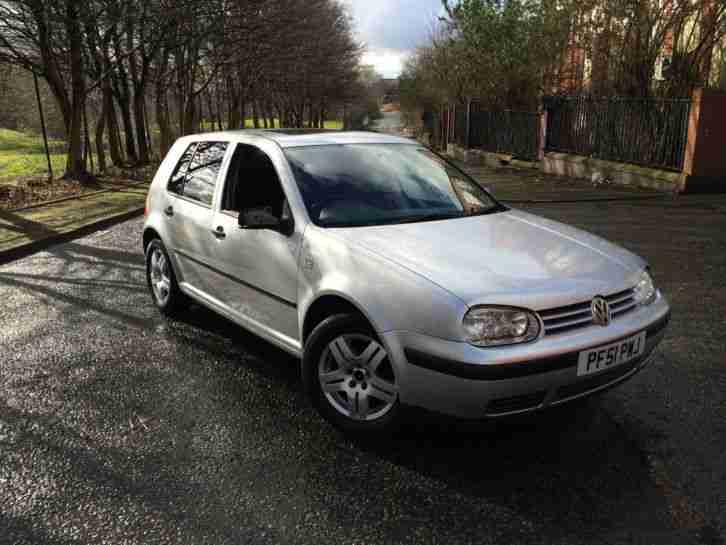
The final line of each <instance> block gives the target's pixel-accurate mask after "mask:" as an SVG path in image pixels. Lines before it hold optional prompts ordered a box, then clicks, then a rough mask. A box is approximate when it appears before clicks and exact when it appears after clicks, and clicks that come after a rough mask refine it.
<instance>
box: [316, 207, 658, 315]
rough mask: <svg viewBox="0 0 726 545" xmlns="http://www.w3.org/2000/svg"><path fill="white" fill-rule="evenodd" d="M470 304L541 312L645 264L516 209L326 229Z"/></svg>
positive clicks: (621, 285) (584, 296) (624, 280)
mask: <svg viewBox="0 0 726 545" xmlns="http://www.w3.org/2000/svg"><path fill="white" fill-rule="evenodd" d="M330 231H332V232H333V234H334V235H335V236H338V237H340V238H343V239H344V240H346V241H347V242H348V243H349V244H351V245H359V246H361V247H363V248H365V249H367V250H368V251H371V252H374V253H376V254H378V255H380V256H382V257H384V258H386V259H388V260H391V261H393V262H395V263H397V264H398V265H400V266H402V267H405V268H407V269H409V270H410V271H412V272H413V273H416V274H418V275H421V276H424V277H425V278H427V279H429V280H430V281H431V282H433V283H435V284H437V285H439V286H440V287H442V288H444V289H446V290H448V291H449V292H450V293H452V294H454V295H455V296H457V297H458V298H460V299H462V300H463V301H464V302H465V303H467V304H469V305H474V304H499V305H511V306H522V307H526V308H531V309H534V310H542V309H545V308H552V307H556V306H561V305H566V304H570V303H574V302H581V301H584V300H588V299H590V298H592V297H594V296H595V295H608V294H610V293H614V292H617V291H621V290H623V289H626V288H628V287H632V286H634V285H635V283H636V278H637V276H638V274H639V273H640V270H641V269H642V268H643V267H644V266H645V262H644V261H643V260H642V259H640V258H639V257H637V256H636V255H634V254H632V253H630V252H629V251H627V250H625V249H623V248H620V247H618V246H616V245H614V244H611V243H609V242H607V241H605V240H603V239H601V238H599V237H597V236H594V235H591V234H589V233H586V232H584V231H581V230H579V229H576V228H574V227H569V226H567V225H564V224H561V223H558V222H556V221H551V220H548V219H545V218H541V217H538V216H534V215H532V214H528V213H526V212H521V211H518V210H509V211H506V212H500V213H495V214H491V215H484V216H472V217H468V218H457V219H451V220H441V221H428V222H419V223H407V224H401V225H381V226H374V227H358V228H342V229H331V230H330Z"/></svg>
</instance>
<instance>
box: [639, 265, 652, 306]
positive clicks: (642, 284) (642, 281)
mask: <svg viewBox="0 0 726 545" xmlns="http://www.w3.org/2000/svg"><path fill="white" fill-rule="evenodd" d="M655 294H656V290H655V284H654V283H653V279H652V278H651V277H650V274H649V273H648V271H643V272H642V273H641V275H640V278H639V279H638V283H637V284H636V285H635V288H634V289H633V297H634V298H635V302H636V303H638V304H639V305H647V304H649V303H652V302H653V301H654V300H655Z"/></svg>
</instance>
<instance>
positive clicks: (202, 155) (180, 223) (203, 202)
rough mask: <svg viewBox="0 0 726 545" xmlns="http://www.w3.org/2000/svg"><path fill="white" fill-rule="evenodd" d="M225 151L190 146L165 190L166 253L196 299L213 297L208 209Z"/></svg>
mask: <svg viewBox="0 0 726 545" xmlns="http://www.w3.org/2000/svg"><path fill="white" fill-rule="evenodd" d="M227 148H228V143H227V142H197V143H194V144H191V145H190V146H189V148H187V150H186V151H185V152H184V154H183V155H182V157H181V159H180V161H179V164H178V165H177V167H176V168H175V170H174V174H172V176H171V178H170V180H169V184H168V186H167V191H168V192H169V194H170V195H171V196H173V198H172V199H170V204H169V205H168V206H167V208H166V209H165V210H164V213H165V215H166V218H167V221H168V223H169V230H168V233H169V244H170V246H171V248H169V249H170V250H171V252H172V256H173V257H172V259H173V260H174V263H175V265H176V272H177V274H178V275H179V282H180V284H181V285H182V287H183V288H187V289H188V290H189V289H191V291H196V292H197V295H199V294H200V293H199V292H201V294H202V295H212V296H213V295H214V279H213V277H212V276H211V275H210V274H209V266H210V265H209V264H210V261H211V259H212V247H213V243H214V241H215V236H214V233H213V232H212V219H213V211H212V205H213V201H214V193H215V187H216V184H217V178H218V176H219V173H220V171H221V169H222V164H223V161H224V157H225V152H226V150H227Z"/></svg>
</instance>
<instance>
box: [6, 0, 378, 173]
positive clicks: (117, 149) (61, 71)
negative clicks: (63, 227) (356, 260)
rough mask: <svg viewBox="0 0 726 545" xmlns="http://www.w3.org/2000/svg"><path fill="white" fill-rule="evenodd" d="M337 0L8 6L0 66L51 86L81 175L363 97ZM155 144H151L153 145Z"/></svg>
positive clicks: (112, 0) (323, 112)
mask: <svg viewBox="0 0 726 545" xmlns="http://www.w3.org/2000/svg"><path fill="white" fill-rule="evenodd" d="M359 53H360V51H359V46H358V45H357V44H356V43H355V41H354V39H353V37H352V32H351V28H350V20H349V17H348V15H347V13H346V11H345V10H344V8H343V7H342V6H341V4H339V3H338V1H337V0H206V1H203V2H200V1H195V0H85V1H81V0H0V64H2V63H5V64H11V65H14V66H17V67H21V68H23V69H25V70H27V71H30V72H33V73H35V74H37V75H38V76H39V77H40V78H42V79H43V80H45V82H46V83H47V87H48V88H49V89H50V92H51V93H52V95H53V97H54V99H55V103H56V104H57V107H58V110H59V112H60V115H61V117H62V120H63V126H64V129H65V133H66V140H67V142H68V161H67V167H66V176H69V177H74V178H80V179H83V178H84V177H86V176H87V174H88V165H87V160H88V158H89V157H90V156H91V153H90V150H89V149H88V147H89V145H90V139H89V138H85V139H84V138H83V135H84V134H86V135H88V134H93V137H94V138H93V140H94V141H95V150H94V152H95V154H96V156H97V157H98V162H99V165H98V166H99V168H100V169H101V170H104V169H105V168H106V166H107V165H109V164H113V165H117V166H128V165H143V164H147V163H149V162H150V161H151V160H152V159H153V158H154V156H155V155H156V154H157V153H158V155H159V156H163V154H164V153H166V151H167V150H168V148H169V147H170V145H171V143H172V142H173V140H174V139H175V138H176V137H177V136H179V135H184V134H189V133H192V132H197V131H199V130H202V129H210V128H217V129H222V128H238V127H242V126H244V123H245V119H249V118H251V119H252V120H253V124H254V126H255V127H270V126H277V125H283V126H292V127H302V126H314V127H318V126H322V125H323V122H324V120H325V119H326V116H328V115H330V114H331V113H332V112H333V111H334V110H335V111H336V112H337V111H338V110H341V109H343V108H344V107H345V106H347V105H349V104H350V103H354V102H355V101H357V100H358V101H359V100H360V99H361V97H362V96H364V95H365V89H364V88H363V87H364V85H363V84H362V83H361V78H360V72H359V69H358V64H359ZM152 142H153V144H154V145H152Z"/></svg>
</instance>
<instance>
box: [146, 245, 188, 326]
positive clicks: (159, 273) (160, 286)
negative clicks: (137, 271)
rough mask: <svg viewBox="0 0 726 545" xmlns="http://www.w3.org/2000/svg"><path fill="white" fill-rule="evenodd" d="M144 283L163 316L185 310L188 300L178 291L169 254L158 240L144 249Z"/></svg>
mask: <svg viewBox="0 0 726 545" xmlns="http://www.w3.org/2000/svg"><path fill="white" fill-rule="evenodd" d="M146 282H147V284H148V285H149V291H151V297H152V299H153V300H154V303H155V304H156V306H157V307H158V308H159V310H160V311H161V313H162V314H164V315H165V316H172V315H174V314H175V313H176V312H178V311H180V310H182V309H183V308H185V307H186V306H187V305H188V303H189V300H188V299H187V297H186V295H184V294H183V293H182V291H181V290H180V289H179V284H177V281H176V276H175V275H174V269H173V268H172V266H171V260H170V259H169V254H168V253H167V252H166V248H164V244H163V243H162V242H161V240H159V239H158V238H156V239H154V240H152V241H151V242H150V243H149V245H148V246H147V247H146Z"/></svg>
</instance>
